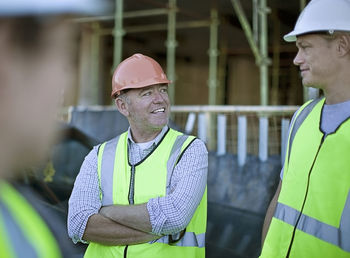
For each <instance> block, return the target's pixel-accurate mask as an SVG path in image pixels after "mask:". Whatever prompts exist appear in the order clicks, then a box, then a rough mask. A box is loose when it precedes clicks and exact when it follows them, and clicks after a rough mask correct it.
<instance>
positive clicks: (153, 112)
mask: <svg viewBox="0 0 350 258" xmlns="http://www.w3.org/2000/svg"><path fill="white" fill-rule="evenodd" d="M164 112H165V108H158V109H156V110H154V111H152V112H151V113H152V114H157V113H164Z"/></svg>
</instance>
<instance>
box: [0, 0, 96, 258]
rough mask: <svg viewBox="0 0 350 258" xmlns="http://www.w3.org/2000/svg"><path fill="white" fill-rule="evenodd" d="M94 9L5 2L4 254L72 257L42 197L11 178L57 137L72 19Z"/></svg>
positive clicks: (0, 42) (1, 55)
mask: <svg viewBox="0 0 350 258" xmlns="http://www.w3.org/2000/svg"><path fill="white" fill-rule="evenodd" d="M99 4H100V3H99ZM96 8H100V7H99V6H98V4H97V2H96V1H90V0H75V1H67V0H10V1H0V78H1V80H0V143H1V147H0V257H6V258H7V257H26V258H27V257H62V256H64V257H69V256H70V255H71V253H69V250H72V249H70V247H69V246H62V245H63V244H64V243H65V242H64V241H62V240H60V239H55V237H54V234H53V231H52V228H51V229H50V227H49V226H48V224H47V223H48V222H45V221H44V219H43V218H42V217H41V215H42V214H41V215H39V213H40V212H39V211H37V210H36V207H39V206H40V205H39V199H35V197H34V193H32V192H29V191H26V192H25V193H26V194H28V195H26V194H24V195H23V194H21V193H20V192H19V190H18V189H17V188H16V187H15V186H14V185H13V184H12V182H13V181H16V179H17V177H18V176H19V174H20V172H23V170H24V169H25V168H27V167H29V166H32V165H36V164H37V163H38V162H39V161H40V160H41V159H42V158H43V157H45V155H47V153H48V152H49V151H48V150H49V145H50V143H52V142H53V138H54V135H55V133H54V125H55V120H56V119H55V118H56V117H57V114H58V111H59V110H58V107H59V103H60V102H61V100H62V92H63V91H66V90H68V89H66V87H67V86H69V85H70V84H71V82H70V81H69V80H68V79H67V78H69V76H66V75H67V70H66V69H68V68H69V66H70V63H71V61H72V60H71V58H72V56H74V54H75V53H74V52H73V51H74V50H75V48H74V46H75V42H76V40H77V37H76V31H75V30H74V29H73V28H72V27H74V26H72V24H71V23H69V22H67V18H68V17H72V15H75V14H85V15H86V14H93V13H95V12H96V11H97V9H96ZM34 207H35V208H34ZM42 211H43V210H41V212H42ZM50 219H53V218H50ZM54 223H55V222H54V221H51V224H54ZM57 227H59V225H57ZM61 228H64V224H63V225H61ZM61 230H62V229H61ZM67 243H69V242H68V241H67Z"/></svg>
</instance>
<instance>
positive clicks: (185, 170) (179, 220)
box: [147, 139, 208, 235]
mask: <svg viewBox="0 0 350 258" xmlns="http://www.w3.org/2000/svg"><path fill="white" fill-rule="evenodd" d="M207 174H208V151H207V149H206V147H205V144H204V143H203V142H202V141H201V140H199V139H196V140H195V141H193V142H192V143H191V145H190V146H189V147H188V148H187V149H186V150H185V152H184V153H183V155H182V157H181V159H180V161H179V163H178V164H177V165H176V167H175V169H174V172H173V175H172V178H171V183H170V191H169V192H168V194H167V195H166V196H164V197H158V198H153V199H150V200H149V201H148V203H147V210H148V213H149V216H150V221H151V225H152V233H153V234H157V235H170V234H175V233H178V232H180V231H181V230H183V229H185V228H186V226H187V225H188V223H189V222H190V220H191V218H192V216H193V214H194V212H195V211H196V209H197V207H198V205H199V203H200V201H201V199H202V197H203V194H204V191H205V188H206V183H207Z"/></svg>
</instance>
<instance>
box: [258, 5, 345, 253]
mask: <svg viewBox="0 0 350 258" xmlns="http://www.w3.org/2000/svg"><path fill="white" fill-rule="evenodd" d="M284 39H285V40H286V41H295V42H296V46H297V48H298V53H297V55H296V57H295V58H294V64H295V65H297V66H299V69H300V74H301V78H302V83H303V85H304V86H305V87H311V86H312V87H316V88H319V89H321V90H322V91H323V94H324V97H322V98H320V99H315V100H311V101H309V102H307V103H305V104H304V105H303V106H302V107H301V108H300V109H299V110H298V111H297V112H296V113H295V115H294V117H293V119H292V124H291V127H290V133H289V141H288V146H287V153H286V157H285V162H284V167H283V170H282V173H281V181H280V183H279V186H278V188H277V191H276V194H275V196H274V197H273V199H272V201H271V204H270V206H269V208H268V211H267V215H266V218H265V223H264V228H263V248H262V253H261V257H269V258H270V257H274V258H275V257H298V258H300V257H307V258H310V257H350V162H349V156H350V119H349V118H350V0H312V1H311V2H310V3H309V4H308V5H307V6H306V8H305V9H304V10H303V11H302V13H301V14H300V16H299V19H298V20H297V23H296V25H295V28H294V30H293V31H292V32H290V33H289V34H287V35H285V36H284Z"/></svg>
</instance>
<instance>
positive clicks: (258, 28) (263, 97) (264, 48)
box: [231, 0, 271, 106]
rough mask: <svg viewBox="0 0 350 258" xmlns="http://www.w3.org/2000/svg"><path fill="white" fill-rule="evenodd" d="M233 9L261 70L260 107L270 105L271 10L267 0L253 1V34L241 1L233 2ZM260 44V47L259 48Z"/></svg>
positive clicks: (234, 0) (233, 0) (235, 0)
mask: <svg viewBox="0 0 350 258" xmlns="http://www.w3.org/2000/svg"><path fill="white" fill-rule="evenodd" d="M231 3H232V6H233V9H234V10H235V13H236V14H237V17H238V20H239V22H240V23H241V26H242V28H243V31H244V33H245V35H246V37H247V40H248V43H249V46H250V48H251V50H252V52H253V54H254V57H255V62H256V64H257V65H258V66H259V69H260V105H263V106H266V105H268V103H269V74H268V66H269V65H270V63H271V61H270V59H269V57H268V29H267V14H268V13H269V12H270V9H269V8H268V7H267V4H266V0H252V3H253V32H252V28H251V26H250V24H249V22H248V19H247V17H246V15H245V13H244V10H243V8H242V5H241V2H240V0H231ZM258 42H259V46H258Z"/></svg>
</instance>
